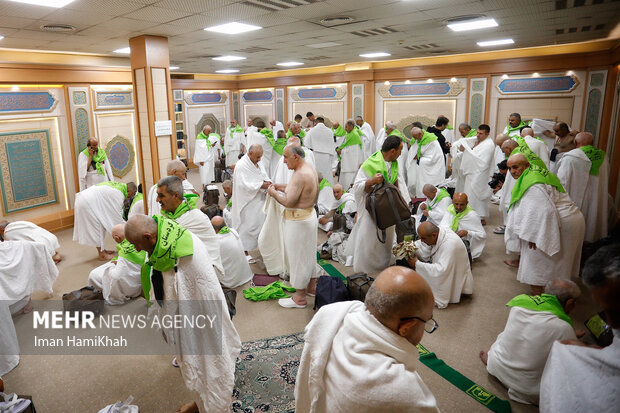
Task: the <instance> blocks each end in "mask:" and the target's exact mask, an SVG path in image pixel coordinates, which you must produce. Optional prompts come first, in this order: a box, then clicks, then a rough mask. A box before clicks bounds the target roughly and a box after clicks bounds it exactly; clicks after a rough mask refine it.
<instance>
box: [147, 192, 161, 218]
mask: <svg viewBox="0 0 620 413" xmlns="http://www.w3.org/2000/svg"><path fill="white" fill-rule="evenodd" d="M147 199H148V208H149V214H148V215H149V216H150V217H152V216H153V215H161V205H160V204H159V202H157V184H155V185H153V186H152V187H151V189H149V193H148V198H147Z"/></svg>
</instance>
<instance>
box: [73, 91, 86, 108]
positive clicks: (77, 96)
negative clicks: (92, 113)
mask: <svg viewBox="0 0 620 413" xmlns="http://www.w3.org/2000/svg"><path fill="white" fill-rule="evenodd" d="M73 104H74V105H85V104H86V92H85V91H83V90H76V91H75V92H73Z"/></svg>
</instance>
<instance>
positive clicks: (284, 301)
mask: <svg viewBox="0 0 620 413" xmlns="http://www.w3.org/2000/svg"><path fill="white" fill-rule="evenodd" d="M278 304H280V306H281V307H284V308H306V305H307V304H304V305H300V304H297V303H296V302H295V301H293V299H292V298H290V297H289V298H280V299H279V300H278Z"/></svg>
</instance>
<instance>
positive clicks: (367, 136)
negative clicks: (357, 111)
mask: <svg viewBox="0 0 620 413" xmlns="http://www.w3.org/2000/svg"><path fill="white" fill-rule="evenodd" d="M355 124H356V125H357V127H358V128H359V129H360V130H361V131H362V134H363V135H362V149H363V151H364V159H366V158H368V157H369V156H370V155H372V154H373V153H374V152H375V151H376V149H375V148H376V143H375V134H374V132H373V131H372V127H371V126H370V125H369V124H368V122H364V118H362V117H361V116H357V117H356V118H355Z"/></svg>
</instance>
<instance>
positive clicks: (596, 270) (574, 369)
mask: <svg viewBox="0 0 620 413" xmlns="http://www.w3.org/2000/svg"><path fill="white" fill-rule="evenodd" d="M581 278H582V280H583V283H584V284H585V285H586V286H587V287H588V289H589V290H590V294H591V295H592V298H593V300H594V304H595V305H596V306H598V307H599V308H602V309H603V310H604V312H605V322H606V324H607V325H608V326H609V328H611V329H612V331H613V335H614V339H613V342H612V343H611V344H610V345H609V346H607V347H605V348H603V349H601V348H599V347H587V346H585V345H584V344H583V343H581V342H579V341H577V340H572V341H562V342H555V343H554V344H553V347H552V348H551V353H550V354H549V358H548V359H547V364H546V366H545V371H544V373H543V375H542V381H541V384H540V411H541V412H542V413H546V412H563V413H564V412H567V413H573V412H574V413H577V412H587V411H592V412H594V411H596V412H608V413H612V412H617V411H618V406H619V405H620V400H619V398H618V395H619V393H618V389H620V244H618V243H616V244H612V245H608V246H605V247H603V248H601V249H599V250H598V251H597V252H596V253H594V255H592V256H591V257H590V258H589V259H588V260H587V261H586V264H585V266H584V268H583V272H582V274H581Z"/></svg>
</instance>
